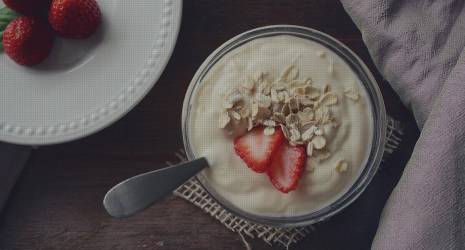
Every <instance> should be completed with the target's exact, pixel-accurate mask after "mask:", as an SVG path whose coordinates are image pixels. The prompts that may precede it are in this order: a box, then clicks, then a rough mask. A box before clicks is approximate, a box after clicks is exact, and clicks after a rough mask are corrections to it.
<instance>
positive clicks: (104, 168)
mask: <svg viewBox="0 0 465 250" xmlns="http://www.w3.org/2000/svg"><path fill="white" fill-rule="evenodd" d="M270 24H296V25H303V26H307V27H312V28H315V29H318V30H321V31H323V32H326V33H329V34H330V35H332V36H334V37H336V38H338V39H339V40H341V41H342V42H343V43H345V44H346V45H347V46H349V47H350V48H351V49H353V50H354V51H355V52H356V53H357V54H358V55H359V56H360V57H361V58H362V59H363V60H364V61H365V62H366V63H367V64H368V66H369V67H370V69H371V70H372V71H373V72H374V74H375V76H376V78H377V80H378V81H379V85H380V87H381V89H382V92H383V95H384V97H385V101H386V105H387V108H388V112H389V114H391V115H392V116H394V117H395V118H397V119H399V120H401V121H403V122H405V124H407V131H408V136H407V137H406V138H405V140H404V143H403V145H402V148H401V150H399V151H398V152H397V153H396V154H395V155H394V156H393V157H391V158H390V159H389V160H388V161H387V162H385V163H384V164H383V168H382V169H381V171H380V173H379V174H378V175H377V176H376V177H375V179H374V181H373V183H372V184H371V185H370V186H369V188H368V189H367V190H366V192H365V193H364V194H363V195H362V196H361V197H360V198H359V199H358V200H357V201H356V202H355V203H354V204H353V205H351V206H349V207H348V208H347V209H346V210H344V212H342V213H341V214H339V215H337V216H335V217H333V218H332V219H330V220H329V221H327V222H325V223H322V224H320V225H317V230H316V231H315V232H314V233H312V234H311V235H310V236H309V237H308V238H307V239H306V240H304V241H303V242H301V243H299V244H298V245H296V246H295V247H294V248H295V249H309V248H311V249H369V247H370V244H371V240H372V238H373V236H374V234H375V232H376V227H377V224H378V219H379V215H380V213H381V210H382V207H383V205H384V203H385V201H386V199H387V197H388V195H389V194H390V192H391V190H392V188H393V186H394V185H395V183H396V182H397V180H398V178H399V176H400V174H401V172H402V170H403V166H404V165H405V163H406V161H407V160H408V158H409V155H410V152H411V150H412V147H413V145H414V142H415V141H416V139H417V137H418V130H417V129H416V127H415V125H414V122H413V119H412V117H411V116H410V114H409V113H408V111H407V110H406V109H405V108H404V107H403V106H402V104H401V103H400V101H399V99H398V98H397V97H396V95H395V94H394V92H393V91H392V89H391V88H390V87H389V85H388V84H387V83H386V82H384V81H383V79H382V78H381V77H380V75H379V74H378V72H377V70H376V68H375V67H374V66H373V64H372V62H371V60H370V57H369V54H368V52H367V50H366V48H365V46H364V45H363V42H362V40H361V36H360V33H359V31H358V30H357V28H356V27H355V26H354V24H353V23H352V21H351V19H350V17H349V16H347V14H346V13H345V12H344V10H343V8H342V6H341V4H340V3H339V1H335V0H329V1H328V0H312V1H308V0H288V1H278V0H255V1H247V0H234V1H231V0H229V1H226V0H196V1H191V0H186V1H184V7H183V21H182V26H181V31H180V34H179V39H178V42H177V45H176V49H175V51H174V54H173V57H172V58H171V60H170V62H169V64H168V66H167V68H166V70H165V72H164V73H163V75H162V77H161V78H160V80H159V82H158V83H157V84H156V86H155V87H154V88H153V89H152V90H151V91H150V93H149V94H148V95H147V97H146V98H145V99H144V100H143V101H142V102H141V103H140V104H139V105H138V106H137V107H136V108H135V109H134V110H133V111H131V112H130V113H129V114H128V115H127V116H125V117H124V118H123V119H121V120H120V121H118V122H116V123H115V124H113V125H112V126H110V127H109V128H107V129H105V130H103V131H101V132H99V133H97V134H95V135H92V136H90V137H87V138H85V139H82V140H79V141H75V142H71V143H66V144H62V145H55V146H47V147H41V148H39V149H37V150H35V151H34V152H33V154H32V157H31V158H30V160H29V162H28V164H27V165H26V167H25V171H24V172H23V173H22V176H21V177H20V179H19V181H18V183H17V185H16V187H15V188H14V191H13V193H12V196H11V197H10V200H9V201H8V203H7V205H6V208H5V210H4V212H3V213H2V215H1V217H0V249H1V250H7V249H8V250H9V249H24V250H27V249H47V250H53V249H57V250H65V249H125V250H126V249H243V248H244V247H243V244H242V242H241V240H240V237H239V236H238V235H237V234H235V233H232V232H230V231H228V230H227V229H226V228H225V227H223V226H222V225H220V224H219V223H218V222H217V221H215V220H214V219H212V218H211V217H209V216H208V215H207V214H204V213H203V212H201V210H200V209H198V208H196V207H194V206H193V205H191V204H189V203H187V202H185V201H183V200H181V199H179V198H176V197H168V198H166V199H165V200H164V201H163V202H160V203H159V204H157V205H155V206H153V207H151V208H150V209H147V210H146V211H144V212H142V213H140V214H138V215H136V216H134V217H131V218H128V219H124V220H116V219H112V218H110V217H109V216H108V215H107V214H106V213H105V212H104V210H103V206H102V204H101V201H102V198H103V196H104V194H105V192H106V191H107V190H108V189H109V188H110V187H111V186H112V185H114V184H116V183H117V182H119V181H121V180H123V179H125V178H128V177H130V176H133V175H136V174H139V173H142V172H146V171H149V170H152V169H155V168H158V167H161V166H163V164H164V162H165V161H166V160H173V159H174V152H175V151H176V150H178V149H180V148H182V140H181V129H180V117H181V106H182V100H183V98H184V93H185V90H186V88H187V85H188V83H189V82H190V80H191V78H192V76H193V75H194V73H195V71H196V70H197V68H198V67H199V66H200V64H201V63H202V62H203V60H204V59H205V58H206V57H207V56H208V54H209V53H211V52H212V51H213V50H214V49H215V48H216V47H218V46H219V45H221V44H222V43H223V42H225V41H226V40H228V39H229V38H231V37H233V36H235V35H237V34H239V33H241V32H244V31H246V30H249V29H251V28H255V27H260V26H264V25H270ZM159 117H163V120H160V119H158V118H159ZM252 245H253V246H254V249H269V248H270V247H269V246H268V245H266V244H264V243H263V242H261V241H259V240H253V241H252Z"/></svg>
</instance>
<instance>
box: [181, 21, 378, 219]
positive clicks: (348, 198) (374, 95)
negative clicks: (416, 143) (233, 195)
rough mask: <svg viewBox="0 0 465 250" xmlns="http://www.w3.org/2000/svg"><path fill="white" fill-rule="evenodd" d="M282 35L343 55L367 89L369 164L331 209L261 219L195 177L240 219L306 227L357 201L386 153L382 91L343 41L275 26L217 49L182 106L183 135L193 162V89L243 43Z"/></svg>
mask: <svg viewBox="0 0 465 250" xmlns="http://www.w3.org/2000/svg"><path fill="white" fill-rule="evenodd" d="M279 35H290V36H296V37H300V38H304V39H309V40H312V41H314V42H317V43H319V44H321V45H323V46H325V47H326V48H328V49H329V50H331V51H333V52H334V53H336V54H337V55H338V56H340V57H341V58H342V59H343V60H344V61H345V62H346V63H347V64H348V65H349V66H350V68H351V69H352V70H353V71H354V72H355V74H356V75H357V76H358V78H359V79H360V81H361V83H362V85H363V87H365V89H366V92H367V93H368V97H369V100H368V102H369V103H370V104H371V107H372V108H371V112H372V116H373V138H372V147H371V151H370V153H369V156H368V160H367V162H366V165H365V166H364V167H362V170H361V173H360V175H359V177H358V178H357V179H356V180H355V182H354V183H353V184H352V186H351V187H350V188H349V189H348V190H347V191H346V193H344V194H343V195H342V196H341V197H340V198H339V199H337V200H336V201H334V202H333V203H331V204H329V205H328V206H326V207H324V208H322V209H319V210H317V211H314V212H310V213H308V214H304V215H299V216H286V217H275V216H273V217H271V216H260V215H256V214H251V213H249V212H246V211H244V210H242V209H241V208H240V207H237V206H234V205H233V204H231V203H230V202H229V201H227V200H226V199H225V198H223V197H222V196H221V195H220V194H219V193H217V192H216V191H215V189H214V188H213V187H212V186H211V185H210V184H209V183H208V180H207V179H206V177H205V176H204V175H203V174H202V173H199V174H198V175H197V176H196V178H197V180H198V181H199V182H200V183H201V185H202V186H203V187H204V188H205V190H206V191H207V192H208V193H209V194H210V195H211V196H212V197H213V198H214V199H215V200H216V201H217V202H218V203H219V204H221V205H222V206H223V207H224V208H225V209H226V210H228V211H229V212H231V213H232V214H235V215H237V216H239V217H242V218H245V219H248V220H250V221H253V222H257V223H260V224H266V225H271V226H279V227H296V226H305V225H310V224H313V223H316V222H319V221H322V220H325V219H327V218H329V217H330V216H332V215H334V214H336V213H338V212H340V211H341V210H342V209H344V208H345V207H347V206H348V205H349V204H350V203H352V202H353V201H354V200H355V199H357V197H359V196H360V194H361V193H362V192H363V190H365V188H366V187H367V185H368V184H369V183H370V181H371V179H372V178H373V176H374V175H375V173H376V171H377V169H378V167H379V164H380V162H381V158H382V154H383V151H384V145H385V135H386V125H387V118H386V110H385V107H384V102H383V98H382V95H381V92H380V90H379V88H378V85H377V82H376V80H375V79H374V77H373V75H372V74H371V73H370V71H369V70H368V68H367V66H366V65H365V64H364V63H363V62H362V60H360V58H359V57H358V56H357V55H355V53H354V52H352V51H351V50H350V49H349V48H347V47H346V46H345V45H343V44H342V43H341V42H339V41H337V40H336V39H335V38H333V37H331V36H329V35H327V34H324V33H322V32H319V31H317V30H314V29H310V28H306V27H300V26H292V25H274V26H266V27H261V28H257V29H253V30H250V31H247V32H244V33H242V34H240V35H238V36H236V37H234V38H232V39H230V40H229V41H227V42H226V43H224V44H223V45H222V46H220V47H219V48H218V49H216V50H215V51H214V52H213V53H212V54H211V55H210V56H209V57H208V58H207V59H206V60H205V62H204V63H203V64H202V65H201V66H200V68H199V69H198V71H197V73H196V74H195V76H194V78H193V79H192V81H191V83H190V85H189V88H188V90H187V93H186V96H185V99H184V104H183V110H182V134H183V141H184V147H185V150H186V154H187V157H188V159H189V160H193V159H195V158H197V157H196V156H195V155H194V153H193V150H192V146H191V143H190V141H189V134H190V130H189V124H190V109H191V101H192V97H193V93H194V92H195V91H194V89H195V88H196V87H197V86H199V85H200V84H201V83H202V80H203V78H204V76H205V75H206V74H207V73H208V71H209V70H210V69H211V68H212V66H213V65H215V63H217V62H218V60H220V59H221V58H222V57H223V56H224V55H225V54H227V53H228V52H230V51H231V50H233V49H235V48H237V47H239V46H242V45H243V44H246V43H248V42H250V41H252V40H254V39H258V38H263V37H270V36H279Z"/></svg>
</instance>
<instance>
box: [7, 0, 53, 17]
mask: <svg viewBox="0 0 465 250" xmlns="http://www.w3.org/2000/svg"><path fill="white" fill-rule="evenodd" d="M50 1H51V0H3V2H4V3H5V5H6V6H7V7H8V8H10V9H12V10H14V11H16V12H19V13H21V14H24V15H29V16H45V15H47V13H48V8H49V6H50Z"/></svg>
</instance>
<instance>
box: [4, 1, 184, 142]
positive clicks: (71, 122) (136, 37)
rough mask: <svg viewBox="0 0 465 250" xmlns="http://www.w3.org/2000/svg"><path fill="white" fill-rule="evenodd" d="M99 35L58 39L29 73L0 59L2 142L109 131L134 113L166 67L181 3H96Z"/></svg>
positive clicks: (58, 138)
mask: <svg viewBox="0 0 465 250" xmlns="http://www.w3.org/2000/svg"><path fill="white" fill-rule="evenodd" d="M98 2H99V5H100V8H101V10H102V14H103V23H102V25H101V27H100V30H99V31H98V32H97V34H95V35H94V36H93V37H91V38H90V39H88V40H65V39H56V40H55V46H54V49H53V51H52V54H51V55H50V57H49V58H48V59H47V60H46V61H44V62H43V63H42V64H40V65H38V66H36V67H32V68H27V67H22V66H19V65H17V64H15V63H14V62H13V61H12V60H10V59H9V58H8V57H7V55H5V54H4V53H1V54H0V74H1V76H0V79H1V82H0V140H1V141H6V142H12V143H17V144H34V145H42V144H52V143H59V142H65V141H69V140H73V139H77V138H80V137H83V136H86V135H89V134H91V133H94V132H96V131H98V130H100V129H102V128H104V127H105V126H108V125H109V124H111V123H112V122H114V121H116V120H117V119H118V118H120V117H122V116H123V115H124V114H126V113H127V112H128V111H129V110H130V109H131V108H133V107H134V106H135V105H136V104H137V103H138V102H139V101H140V100H141V99H142V98H143V97H144V96H145V94H146V93H147V92H148V91H149V90H150V89H151V87H152V86H153V85H154V84H155V82H156V81H157V80H158V78H159V77H160V74H161V72H162V71H163V69H164V67H165V66H166V64H167V62H168V60H169V57H170V55H171V52H172V50H173V48H174V45H175V43H176V38H177V34H178V30H179V26H180V21H181V11H182V1H181V0H138V1H124V0H98Z"/></svg>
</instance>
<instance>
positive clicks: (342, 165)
mask: <svg viewBox="0 0 465 250" xmlns="http://www.w3.org/2000/svg"><path fill="white" fill-rule="evenodd" d="M348 169H349V163H347V162H346V161H344V160H340V161H338V162H337V164H336V171H337V172H339V173H343V172H345V171H347V170H348Z"/></svg>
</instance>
